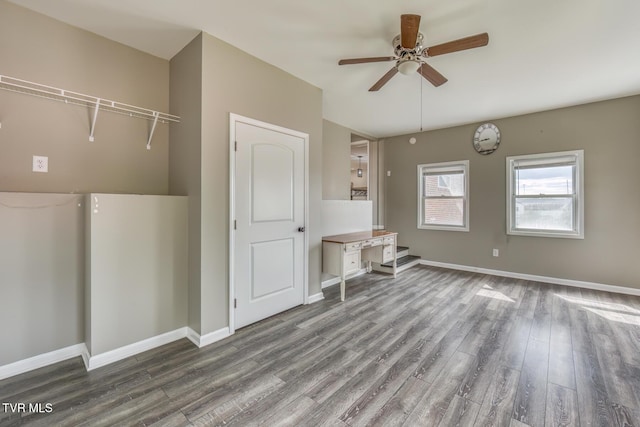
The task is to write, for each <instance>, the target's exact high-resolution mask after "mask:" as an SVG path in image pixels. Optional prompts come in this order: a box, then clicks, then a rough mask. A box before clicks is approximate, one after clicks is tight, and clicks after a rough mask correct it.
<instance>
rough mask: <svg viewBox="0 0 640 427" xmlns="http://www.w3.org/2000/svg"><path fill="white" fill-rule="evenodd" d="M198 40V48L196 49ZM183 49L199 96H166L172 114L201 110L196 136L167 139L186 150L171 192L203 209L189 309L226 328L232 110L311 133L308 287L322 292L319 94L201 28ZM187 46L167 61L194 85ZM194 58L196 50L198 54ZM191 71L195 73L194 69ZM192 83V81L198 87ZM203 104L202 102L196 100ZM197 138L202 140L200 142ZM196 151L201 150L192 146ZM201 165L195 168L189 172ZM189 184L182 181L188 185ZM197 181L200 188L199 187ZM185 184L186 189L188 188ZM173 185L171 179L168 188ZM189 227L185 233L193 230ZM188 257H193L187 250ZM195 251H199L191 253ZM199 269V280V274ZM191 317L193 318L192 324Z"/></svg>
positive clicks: (180, 81)
mask: <svg viewBox="0 0 640 427" xmlns="http://www.w3.org/2000/svg"><path fill="white" fill-rule="evenodd" d="M199 46H201V48H200V47H199ZM185 49H187V50H189V51H191V49H194V50H195V51H197V50H200V49H201V58H202V59H201V63H202V79H201V85H202V90H201V91H202V97H201V99H200V98H194V99H190V98H189V97H188V95H186V94H180V93H177V94H176V97H175V98H174V96H173V93H174V92H173V89H172V98H171V108H172V112H173V113H174V114H178V115H180V114H182V111H187V110H193V111H197V110H198V108H201V127H200V132H201V134H200V135H199V136H198V135H197V124H194V125H192V126H191V127H190V130H184V131H182V130H180V128H181V127H182V126H183V123H181V124H180V125H178V126H177V127H176V131H177V132H178V134H179V135H182V137H183V138H184V139H182V138H181V139H180V140H178V141H174V139H173V133H172V142H171V144H172V145H173V144H182V143H184V144H186V145H187V146H188V147H187V149H188V150H191V151H190V152H191V154H190V156H195V158H196V159H197V158H198V157H199V159H197V161H195V160H193V157H191V159H190V160H189V161H185V162H182V166H177V165H176V167H175V168H173V167H172V168H171V173H170V175H171V177H170V180H171V182H172V183H174V182H176V183H177V182H181V183H183V187H182V188H180V189H179V188H178V187H179V186H178V185H176V187H175V191H181V192H182V191H186V192H187V193H188V194H189V195H190V196H191V195H194V194H197V195H199V197H200V207H199V209H198V210H197V211H196V212H193V209H197V208H198V207H197V206H193V205H192V206H190V210H191V212H190V220H192V219H193V215H195V216H196V220H195V221H197V222H199V226H200V230H199V234H198V237H199V238H200V244H199V246H198V248H197V250H199V256H198V258H199V261H198V262H199V265H196V264H195V263H192V264H191V266H190V276H191V279H190V281H191V286H192V287H193V286H194V282H195V281H196V280H199V286H198V288H199V295H198V296H197V298H191V296H190V308H189V309H190V311H191V310H192V308H193V306H194V305H196V306H197V307H198V308H196V309H199V310H200V328H199V330H198V332H200V333H201V334H203V335H204V334H207V333H210V332H214V331H217V330H219V329H221V328H224V327H226V326H228V318H229V313H228V298H229V297H228V277H229V268H228V263H229V253H228V245H229V231H228V229H229V114H230V113H235V114H239V115H242V116H246V117H250V118H253V119H257V120H261V121H264V122H268V123H273V124H276V125H279V126H283V127H286V128H290V129H294V130H297V131H301V132H305V133H308V134H309V135H310V143H309V224H307V227H308V230H309V236H310V244H309V247H310V253H309V293H310V294H311V295H313V294H315V293H318V292H320V267H321V266H320V255H321V246H320V238H321V218H320V211H321V209H320V201H321V195H322V178H321V177H322V92H321V90H320V89H318V88H316V87H314V86H311V85H309V84H308V83H305V82H303V81H302V80H299V79H297V78H295V77H293V76H291V75H290V74H287V73H285V72H283V71H282V70H280V69H278V68H276V67H273V66H271V65H268V64H266V63H265V62H262V61H260V60H258V59H256V58H255V57H252V56H250V55H248V54H246V53H244V52H242V51H241V50H239V49H237V48H235V47H233V46H231V45H229V44H227V43H224V42H222V41H220V40H218V39H216V38H214V37H212V36H210V35H208V34H206V33H203V34H201V35H200V36H199V37H197V38H196V39H195V40H194V41H192V42H191V44H190V45H189V46H187V47H186V48H185ZM184 52H185V51H183V52H182V53H180V54H179V55H177V56H176V57H174V58H173V59H172V61H171V63H172V72H173V70H174V69H176V70H177V69H178V68H180V69H181V70H183V72H182V75H175V76H172V83H171V84H172V86H173V85H179V86H181V87H184V86H185V85H195V86H197V82H185V79H188V78H191V77H189V73H188V72H187V71H188V68H189V67H198V63H197V62H193V61H194V60H193V58H190V56H191V54H187V55H183V53H184ZM196 56H197V54H196ZM192 76H193V75H192ZM195 86H194V87H195ZM200 102H201V104H200V105H198V104H199V103H200ZM198 137H199V140H198ZM198 150H199V153H198V152H197V151H198ZM190 168H198V169H199V172H198V171H190ZM185 183H186V184H185ZM198 185H199V186H200V187H199V188H198ZM185 186H186V187H185ZM173 191H174V187H173V184H172V192H173ZM193 232H194V229H193V228H192V230H191V233H190V235H193ZM190 256H193V255H192V254H191V253H190ZM196 256H197V255H196ZM198 275H199V278H198ZM192 321H193V319H190V322H192Z"/></svg>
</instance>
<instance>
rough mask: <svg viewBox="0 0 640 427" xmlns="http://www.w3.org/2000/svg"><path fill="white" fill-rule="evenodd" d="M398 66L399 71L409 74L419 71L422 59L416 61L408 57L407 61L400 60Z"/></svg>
mask: <svg viewBox="0 0 640 427" xmlns="http://www.w3.org/2000/svg"><path fill="white" fill-rule="evenodd" d="M397 67H398V71H399V72H400V73H401V74H404V75H405V76H408V75H410V74H414V73H415V72H416V71H418V68H420V61H414V60H411V59H408V60H406V61H399V62H398V65H397Z"/></svg>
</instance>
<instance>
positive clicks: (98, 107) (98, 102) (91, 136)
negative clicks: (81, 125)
mask: <svg viewBox="0 0 640 427" xmlns="http://www.w3.org/2000/svg"><path fill="white" fill-rule="evenodd" d="M98 111H100V98H98V99H97V102H96V107H95V109H94V110H93V121H92V122H91V133H90V134H89V142H93V141H95V139H94V138H93V133H94V131H95V130H96V120H98Z"/></svg>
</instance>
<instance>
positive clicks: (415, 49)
mask: <svg viewBox="0 0 640 427" xmlns="http://www.w3.org/2000/svg"><path fill="white" fill-rule="evenodd" d="M419 28H420V15H410V14H406V15H401V16H400V34H399V35H397V36H396V37H394V39H393V41H392V42H391V44H392V46H393V49H394V53H395V56H378V57H373V58H351V59H341V60H340V61H339V62H338V65H350V64H363V63H368V62H386V61H396V65H395V66H394V67H393V68H392V69H390V70H389V71H388V72H387V73H386V74H385V75H384V76H382V78H381V79H380V80H378V81H377V82H376V83H375V84H374V85H373V86H371V88H370V89H369V91H370V92H374V91H377V90H379V89H380V88H381V87H382V86H384V85H385V84H386V83H387V82H388V81H389V80H391V78H392V77H393V76H395V75H396V74H397V73H398V72H400V73H401V74H413V73H415V72H416V71H417V72H419V73H420V74H421V75H422V77H424V78H425V79H427V80H428V81H429V82H431V84H432V85H434V86H436V87H437V86H440V85H441V84H443V83H446V82H447V79H446V77H444V76H443V75H442V74H440V73H439V72H438V71H436V69H435V68H433V67H432V66H430V65H429V64H427V63H426V62H425V61H424V60H425V59H426V58H431V57H433V56H437V55H444V54H445V53H452V52H458V51H460V50H466V49H473V48H476V47H481V46H486V45H487V44H488V43H489V34H487V33H482V34H476V35H475V36H469V37H464V38H461V39H458V40H453V41H450V42H447V43H442V44H439V45H435V46H431V47H423V46H422V41H423V39H424V37H423V35H422V33H420V31H419Z"/></svg>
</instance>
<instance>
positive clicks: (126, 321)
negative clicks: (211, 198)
mask: <svg viewBox="0 0 640 427" xmlns="http://www.w3.org/2000/svg"><path fill="white" fill-rule="evenodd" d="M96 200H97V201H96ZM85 206H86V213H87V217H86V221H87V223H88V227H87V230H88V235H87V236H86V239H87V242H88V246H87V250H88V252H87V253H88V254H89V255H88V257H90V260H89V263H90V265H91V269H90V270H89V271H88V272H87V273H88V274H87V276H86V281H85V283H86V286H87V289H89V290H90V292H89V293H88V294H87V297H88V298H89V301H88V305H89V306H90V309H89V312H88V313H87V314H88V315H89V316H90V318H91V324H90V334H88V336H89V337H90V341H89V345H90V348H91V355H92V356H96V355H98V354H100V353H104V352H107V351H110V350H115V349H117V348H119V347H122V346H125V345H128V344H133V343H135V342H138V341H142V340H144V339H147V338H152V337H155V336H157V335H160V334H163V333H165V332H170V331H173V330H176V329H179V328H182V327H184V325H186V323H187V198H186V197H169V196H146V195H145V196H143V195H133V194H97V193H93V194H89V195H87V196H86V201H85ZM89 345H88V347H89Z"/></svg>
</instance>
